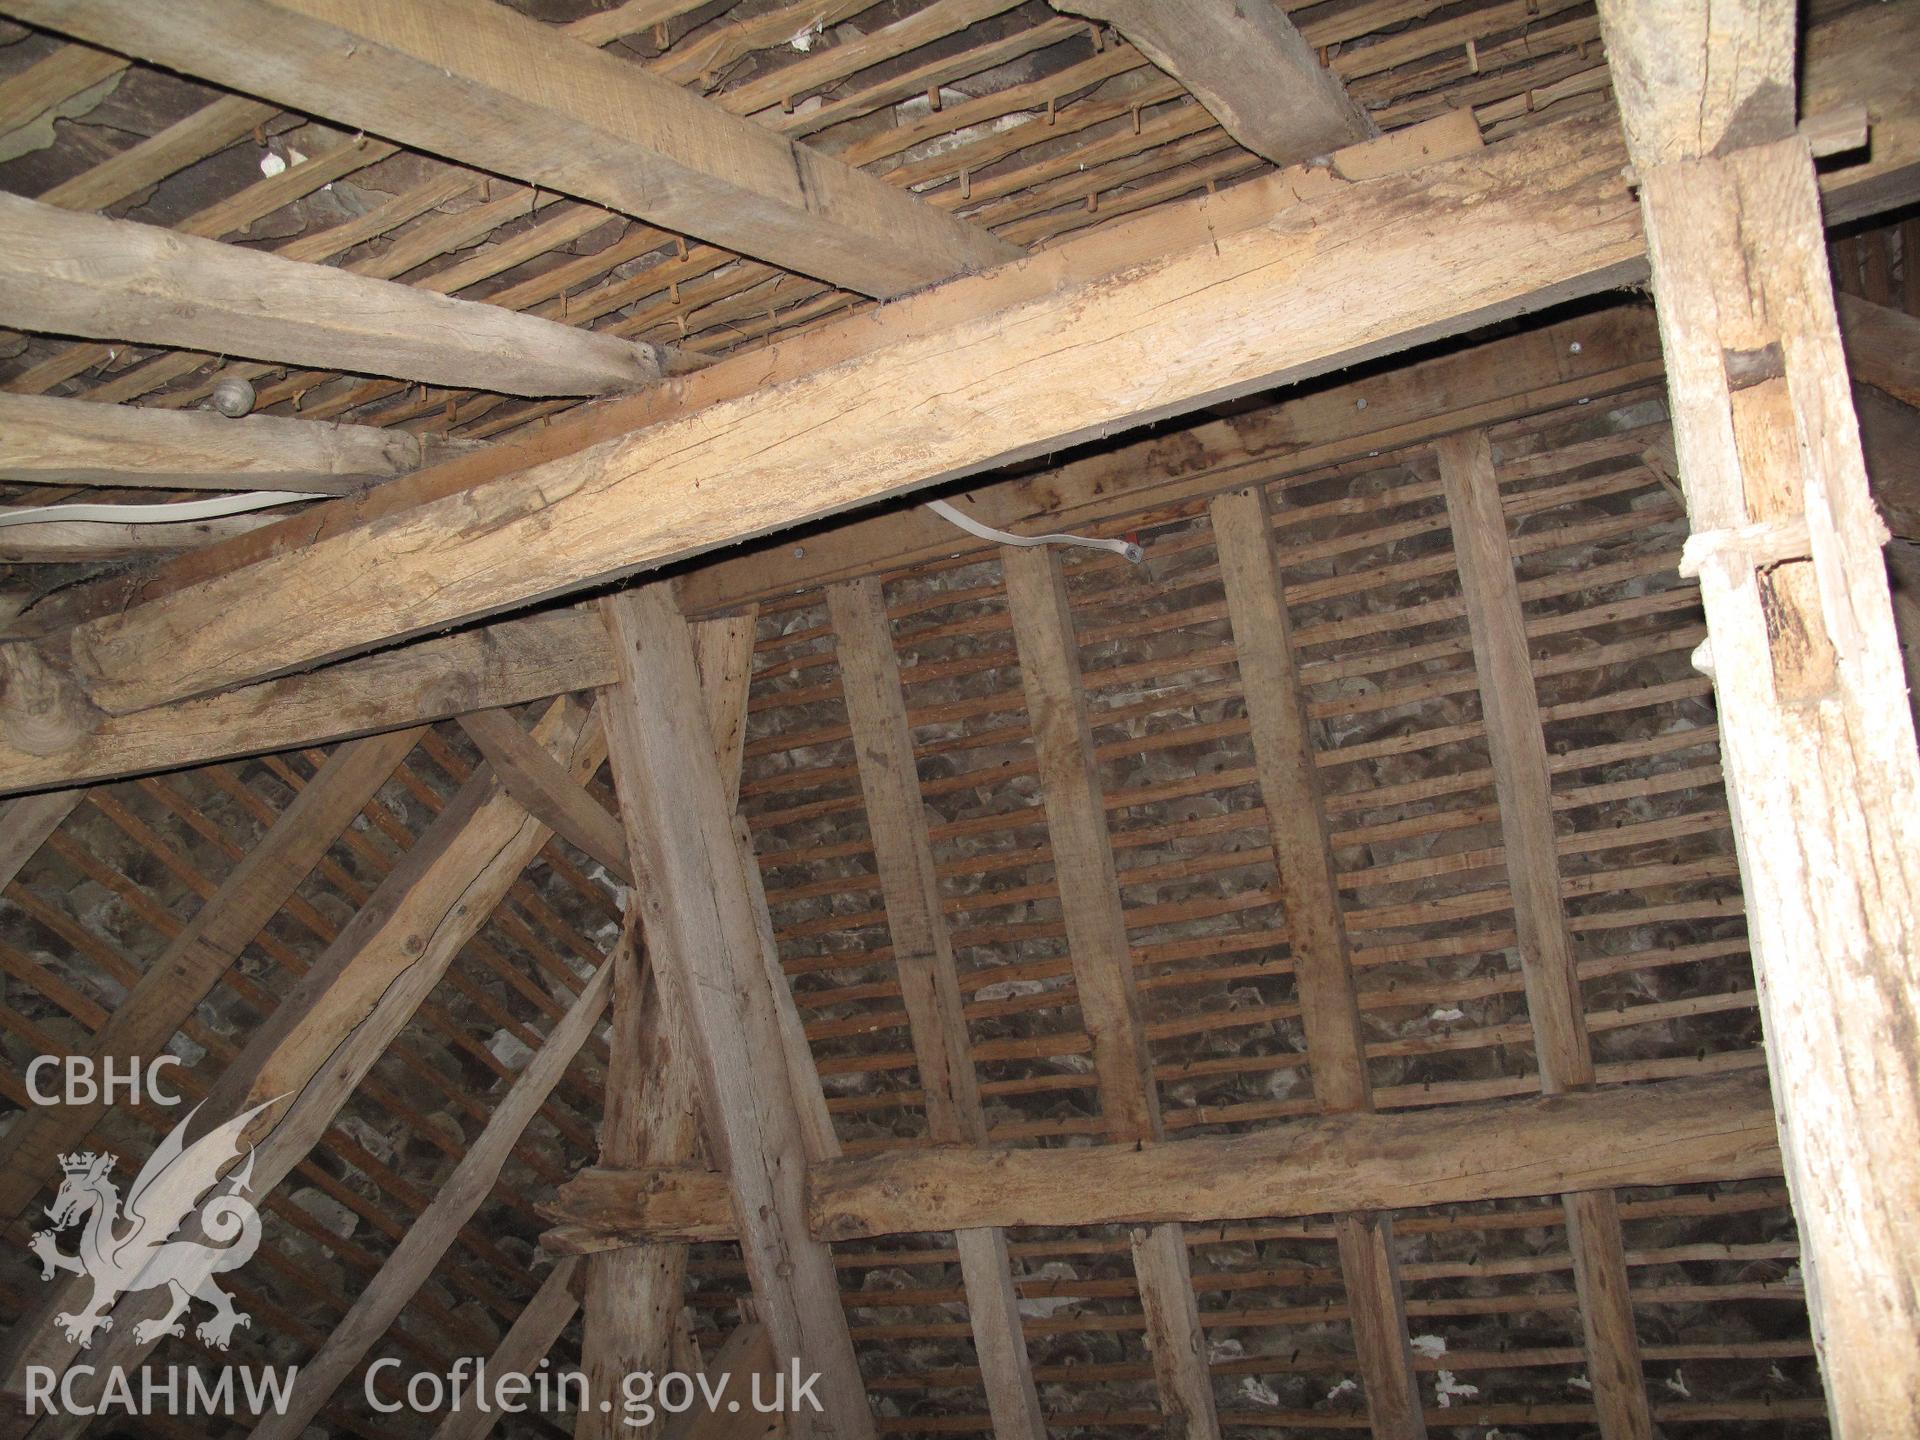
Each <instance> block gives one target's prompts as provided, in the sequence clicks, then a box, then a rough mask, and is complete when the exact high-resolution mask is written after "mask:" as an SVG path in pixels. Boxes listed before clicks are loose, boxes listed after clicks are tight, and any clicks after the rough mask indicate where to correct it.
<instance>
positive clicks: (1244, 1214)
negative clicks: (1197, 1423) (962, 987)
mask: <svg viewBox="0 0 1920 1440" xmlns="http://www.w3.org/2000/svg"><path fill="white" fill-rule="evenodd" d="M1779 1173H1780V1150H1779V1145H1778V1141H1777V1138H1776V1136H1775V1133H1774V1122H1773V1103H1772V1100H1771V1097H1770V1094H1769V1091H1768V1088H1767V1083H1766V1077H1765V1076H1763V1075H1761V1074H1759V1073H1758V1072H1744V1073H1739V1074H1734V1075H1725V1076H1712V1077H1709V1078H1705V1079H1685V1080H1661V1081H1655V1082H1653V1083H1650V1084H1644V1085H1619V1086H1609V1087H1607V1088H1605V1089H1601V1090H1583V1091H1577V1092H1568V1093H1565V1094H1561V1095H1543V1096H1538V1097H1536V1098H1533V1099H1527V1100H1490V1101H1475V1102H1471V1103H1467V1104H1460V1105H1440V1106H1435V1107H1433V1108H1431V1109H1426V1110H1393V1111H1380V1112H1374V1111H1353V1112H1349V1113H1347V1114H1343V1115H1316V1116H1313V1117H1311V1118H1308V1119H1302V1120H1287V1121H1282V1122H1279V1123H1277V1124H1274V1125H1272V1126H1268V1127H1265V1128H1262V1129H1260V1130H1257V1131H1253V1132H1251V1133H1249V1134H1245V1135H1228V1136H1211V1135H1209V1136H1204V1137H1196V1138H1194V1139H1190V1140H1179V1141H1173V1142H1169V1143H1167V1144H1164V1145H1142V1146H1139V1147H1135V1146H1131V1145H1095V1146H1086V1147H1082V1148H1078V1149H1074V1150H1065V1151H1062V1150H1033V1149H1023V1148H1008V1147H996V1148H987V1149H963V1148H949V1149H940V1150H931V1149H929V1150H911V1151H909V1150H902V1151H896V1152H893V1153H890V1154H885V1155H876V1156H873V1157H870V1158H867V1159H862V1160H837V1161H834V1162H832V1163H831V1164H827V1165H817V1166H814V1167H813V1169H812V1170H811V1172H810V1173H809V1175H808V1177H807V1191H808V1196H809V1202H808V1215H809V1218H810V1224H811V1227H812V1230H813V1233H814V1234H815V1235H817V1236H819V1237H820V1238H822V1239H825V1240H832V1241H841V1240H857V1239H868V1238H871V1237H873V1236H877V1235H894V1234H907V1233H918V1232H924V1231H932V1230H954V1229H965V1228H977V1227H980V1226H988V1225H998V1226H1029V1225H1041V1226H1081V1225H1130V1224H1158V1223H1162V1222H1167V1221H1175V1220H1178V1221H1184V1222H1186V1223H1189V1224H1213V1223H1218V1222H1220V1221H1224V1220H1254V1219H1282V1218H1292V1217H1298V1216H1302V1215H1336V1214H1341V1213H1344V1212H1348V1211H1354V1210H1393V1209H1398V1208H1401V1207H1417V1206H1427V1205H1452V1204H1465V1203H1468V1202H1471V1201H1477V1200H1497V1199H1512V1198H1516V1197H1520V1196H1534V1195H1555V1194H1561V1193H1564V1192H1566V1191H1569V1190H1591V1189H1596V1188H1607V1187H1617V1186H1622V1185H1683V1184H1696V1183H1709V1182H1713V1181H1724V1180H1737V1179H1754V1178H1758V1177H1764V1176H1776V1175H1778V1174H1779ZM542 1213H543V1214H546V1215H547V1216H549V1217H550V1218H553V1219H556V1220H558V1221H560V1222H561V1223H562V1224H565V1225H569V1226H578V1227H580V1230H579V1231H578V1232H577V1233H578V1234H581V1235H584V1234H586V1233H588V1232H591V1231H602V1232H606V1233H611V1234H619V1235H624V1236H648V1237H651V1238H656V1239H669V1238H671V1239H683V1240H688V1241H704V1240H724V1239H731V1238H733V1216H732V1212H731V1210H730V1209H729V1207H728V1200H727V1190H726V1182H725V1180H724V1179H723V1178H722V1177H721V1176H720V1175H718V1174H717V1173H716V1172H714V1171H711V1170H703V1169H699V1168H696V1167H691V1166H689V1167H683V1168H678V1169H669V1170H651V1171H607V1170H585V1171H582V1172H581V1173H580V1174H579V1175H577V1176H575V1177H574V1178H573V1179H572V1180H571V1181H569V1182H568V1183H567V1184H566V1185H564V1186H562V1187H561V1189H560V1192H559V1193H558V1195H557V1196H556V1197H555V1198H554V1200H553V1201H552V1202H551V1203H550V1204H549V1205H546V1206H543V1207H542Z"/></svg>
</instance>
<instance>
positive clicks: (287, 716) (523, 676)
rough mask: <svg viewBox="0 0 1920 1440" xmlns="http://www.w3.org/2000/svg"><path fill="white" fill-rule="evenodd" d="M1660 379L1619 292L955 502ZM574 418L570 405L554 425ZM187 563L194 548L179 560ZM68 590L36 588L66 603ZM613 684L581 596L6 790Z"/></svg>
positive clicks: (1140, 502) (103, 597)
mask: <svg viewBox="0 0 1920 1440" xmlns="http://www.w3.org/2000/svg"><path fill="white" fill-rule="evenodd" d="M1659 374H1660V360H1659V339H1658V336H1657V335H1656V334H1655V332H1654V328H1653V318H1652V314H1651V312H1650V311H1648V310H1646V309H1645V308H1644V307H1620V308H1615V309H1612V310H1608V311H1603V312H1600V313H1597V314H1593V315H1582V316H1578V317H1575V318H1571V319H1568V320H1564V321H1559V322H1556V323H1555V324H1552V325H1548V326H1545V327H1542V328H1540V329H1537V330H1533V331H1529V332H1526V333H1524V334H1519V335H1513V336H1508V337H1503V338H1501V339H1497V340H1490V341H1486V342H1484V343H1482V344H1479V345H1475V346H1473V347H1471V348H1469V349H1466V350H1462V351H1459V352H1457V353H1454V354H1448V355H1442V356H1438V357H1436V358H1434V359H1430V360H1425V361H1422V362H1421V363H1419V364H1418V365H1414V366H1410V367H1404V368H1401V369H1395V370H1389V371H1386V372H1383V373H1381V374H1379V375H1375V376H1370V377H1367V378H1364V379H1359V380H1353V381H1348V382H1346V383H1343V384H1339V385H1333V386H1328V387H1325V388H1324V389H1320V390H1316V391H1314V392H1312V393H1309V394H1306V395H1301V396H1297V397H1292V398H1289V399H1285V400H1282V401H1279V402H1278V403H1276V404H1275V405H1273V406H1271V407H1269V408H1268V409H1266V410H1263V411H1261V412H1259V413H1258V414H1253V415H1247V416H1242V417H1237V418H1236V419H1235V420H1233V421H1227V420H1211V421H1208V422H1206V423H1204V424H1202V425H1198V426H1193V427H1187V428H1183V429H1180V430H1178V431H1175V432H1173V433H1170V434H1165V435H1160V436H1156V437H1153V438H1149V439H1143V440H1136V441H1134V442H1132V443H1130V444H1126V445H1122V446H1119V447H1118V448H1115V449H1112V450H1110V451H1105V452H1102V453H1100V454H1098V455H1095V456H1091V457H1089V458H1086V459H1082V460H1075V461H1070V462H1068V463H1066V464H1064V465H1061V466H1059V467H1058V468H1056V469H1052V470H1048V471H1045V472H1043V473H1042V474H1040V475H1037V476H1034V477H1029V478H1023V479H1019V480H1011V481H1003V482H1000V483H998V484H995V485H991V486H987V487H983V488H982V489H979V490H976V491H974V492H972V493H971V494H969V495H965V496H960V497H956V499H957V501H958V503H960V504H962V505H963V506H964V507H965V508H966V509H967V510H969V511H970V512H972V513H974V514H975V515H977V516H979V517H980V518H981V519H983V520H985V521H986V522H987V523H989V524H992V525H995V526H998V527H999V528H1002V529H1007V528H1013V529H1018V528H1020V526H1021V525H1022V524H1024V523H1026V522H1028V521H1032V520H1043V521H1044V523H1046V525H1047V527H1048V528H1050V529H1053V528H1059V527H1060V525H1061V524H1063V523H1066V524H1072V525H1078V524H1083V523H1088V522H1091V521H1098V520H1104V519H1109V518H1112V517H1115V516H1119V515H1125V514H1130V513H1137V512H1138V511H1140V510H1143V509H1146V508H1148V507H1149V506H1153V505H1158V504H1163V503H1168V502H1170V501H1174V500H1188V499H1192V498H1194V497H1196V496H1204V495H1206V494H1209V493H1212V492H1215V491H1219V490H1222V489H1226V488H1230V487H1232V486H1234V485H1241V484H1246V483H1250V482H1251V481H1254V480H1262V481H1264V480H1268V479H1272V478H1275V477H1276V476H1278V475H1282V474H1288V473H1293V472H1295V471H1300V470H1309V469H1312V468H1313V467H1315V466H1320V465H1326V464H1331V463H1336V462H1338V461H1341V460H1346V459H1351V458H1354V457H1356V456H1361V455H1365V454H1367V453H1368V452H1370V451H1373V450H1383V449H1389V448H1392V447H1394V446H1396V445H1403V444H1406V443H1408V442H1409V441H1414V440H1425V439H1429V438H1431V437H1432V435H1433V434H1434V433H1435V432H1436V429H1437V428H1441V427H1451V426H1452V425H1454V424H1460V423H1473V424H1493V423H1498V422H1499V421H1502V420H1508V419H1512V418H1515V417H1517V416H1520V415H1525V414H1530V413H1534V412H1536V411H1538V410H1541V409H1548V408H1551V407H1553V406H1555V405H1559V404H1566V403H1571V402H1572V401H1574V400H1576V399H1580V398H1582V397H1587V396H1598V395H1604V394H1608V393H1610V392H1612V391H1615V390H1618V389H1621V388H1623V387H1626V386H1629V385H1634V384H1640V383H1643V382H1645V381H1648V380H1653V379H1656V378H1658V376H1659ZM1362 401H1364V402H1365V403H1364V404H1362V403H1360V402H1362ZM608 403H609V404H611V405H615V406H620V405H626V404H628V403H629V402H628V401H624V400H622V401H613V402H608ZM576 413H577V412H576ZM566 423H567V417H563V418H562V420H561V421H559V422H557V423H556V425H555V427H554V429H556V430H558V429H560V428H561V427H562V426H563V425H565V424H566ZM545 433H546V432H542V434H545ZM492 448H499V449H504V448H506V447H505V446H504V445H502V446H499V447H492ZM495 458H496V457H495V456H494V455H493V454H492V453H491V449H489V450H483V451H480V452H477V453H475V454H473V455H469V456H465V457H463V458H462V459H461V460H459V461H457V462H454V465H453V466H452V467H449V468H452V469H455V470H460V469H469V468H471V467H473V466H476V465H479V464H482V463H487V462H491V461H493V460H495ZM417 478H419V477H408V478H406V479H403V480H398V481H394V482H391V483H390V485H389V486H383V487H381V488H379V489H376V490H374V491H371V492H368V494H367V495H365V496H364V497H361V498H359V499H357V500H356V501H355V508H356V509H368V508H371V507H375V506H377V505H378V504H379V502H380V501H381V500H382V499H383V498H384V497H385V495H386V493H387V491H388V490H389V489H390V488H391V486H393V485H411V484H413V483H415V480H416V479H417ZM309 513H312V512H309ZM989 544H990V542H988V541H984V540H977V539H975V538H974V537H972V536H969V535H968V534H966V533H965V532H964V531H960V530H957V529H956V528H955V527H954V526H952V525H951V524H949V523H948V522H947V521H945V520H942V519H940V518H939V517H937V516H935V515H933V514H931V513H930V512H928V511H926V510H925V509H923V508H922V507H919V506H909V507H903V508H901V509H899V510H896V511H892V512H889V513H886V514H883V515H878V516H874V517H872V518H870V519H865V520H856V521H853V522H850V523H848V524H846V525H843V526H840V527H838V528H836V529H834V530H832V531H829V532H826V533H823V534H820V535H815V536H810V537H808V540H807V543H806V544H805V545H804V546H803V547H801V548H802V549H804V550H805V551H806V552H807V553H806V554H805V555H803V556H799V557H796V556H794V555H793V553H792V551H793V547H791V546H785V547H779V548H768V549H766V550H764V551H763V552H761V553H759V554H755V555H751V556H749V557H746V558H744V559H737V560H736V559H728V560H722V561H720V562H718V563H716V564H714V565H711V566H706V567H703V568H701V569H698V570H694V571H691V572H689V573H688V574H686V575H683V576H681V577H679V579H678V581H677V582H676V589H677V590H678V592H679V594H680V597H681V602H682V605H683V607H684V608H686V609H687V610H689V612H692V611H695V610H698V611H701V612H710V611H714V610H719V609H730V608H732V607H735V606H737V605H739V604H740V603H742V601H743V600H746V599H748V598H749V597H750V596H751V595H754V594H758V593H760V592H762V591H766V592H770V593H771V592H779V591H790V590H793V589H799V588H806V587H807V586H809V585H812V584H817V583H819V582H820V581H821V580H823V579H828V580H831V579H838V578H845V577H855V576H859V575H862V574H872V573H875V572H884V571H887V570H891V569H896V568H905V567H907V566H910V565H913V564H915V563H918V562H920V561H923V560H928V559H938V558H940V557H942V556H945V555H950V554H954V553H957V552H964V551H966V550H968V549H969V548H979V549H984V548H986V547H987V546H988V545H989ZM198 558H200V557H186V562H185V563H187V564H191V563H193V562H194V561H195V560H196V559H198ZM138 593H139V592H136V591H132V590H123V589H122V588H121V586H120V584H119V582H118V581H106V582H102V583H101V584H100V585H98V586H96V587H95V589H94V592H93V596H92V603H97V604H99V605H100V607H101V608H102V609H107V608H114V607H115V606H117V605H120V604H127V603H132V601H133V600H134V599H135V598H136V597H137V594H138ZM62 598H63V597H61V596H54V597H52V598H51V600H50V601H49V602H45V603H47V604H50V605H53V606H58V605H60V604H61V603H62ZM37 614H38V611H37V610H36V611H33V612H29V614H28V616H26V617H23V618H26V619H32V618H33V617H34V616H35V615H37ZM612 680H613V661H612V654H611V651H610V650H609V649H608V647H607V644H606V638H605V627H604V626H603V625H602V624H601V623H600V620H599V617H598V616H597V615H595V614H593V613H592V612H590V611H587V610H583V609H579V608H567V609H556V610H551V611H547V612H543V613H539V614H534V615H529V616H523V617H518V618H514V619H510V620H501V621H495V622H493V623H491V624H486V625H480V626H475V627H472V628H470V629H467V630H465V631H461V632H459V633H457V634H454V635H448V636H436V637H433V638H431V639H425V640H419V641H416V642H414V643H412V644H410V645H407V646H404V647H401V648H397V649H393V650H386V651H382V652H380V653H378V654H374V655H368V656H363V657H360V658H357V659H353V660H347V661H343V662H340V663H338V664H335V665H330V666H325V667H322V668H320V669H317V670H311V671H306V672H303V673H300V674H296V675H290V676H286V677H284V678H281V679H277V680H267V681H263V682H260V683H258V684H254V685H247V686H242V687H240V688H239V689H235V690H229V691H224V692H222V693H220V694H218V695H210V696H206V697H204V698H201V699H198V700H184V701H179V702H176V703H173V704H169V705H164V706H160V707H158V708H155V709H151V710H141V711H135V712H134V713H132V714H130V715H126V716H105V717H101V718H100V719H99V721H98V724H97V726H96V728H94V729H92V730H89V731H87V732H85V733H84V734H80V735H77V736H70V737H68V739H67V740H66V741H65V742H64V743H63V744H62V745H61V746H60V747H58V748H55V749H52V750H50V751H49V752H48V753H46V754H34V753H31V752H29V751H27V750H25V749H23V748H21V747H20V746H19V745H18V744H17V743H16V742H15V741H14V740H13V739H12V738H11V737H9V736H8V735H6V733H5V731H4V728H3V727H0V791H6V790H20V789H32V788H36V787H40V786H52V785H72V784H75V783H78V782H80V781H84V780H100V779H111V778H117V777H119V776H123V775H127V774H134V773H139V772H141V771H144V770H157V769H166V768H171V767H175V766H183V765H193V764H201V763H205V762H207V761H211V760H220V759H230V758H233V757H235V756H239V755H246V754H252V753H257V752H262V751H271V750H281V749H288V748H292V747H294V746H297V745H311V744H323V743H326V742H328V741H332V740H338V739H342V738H347V737H351V736H355V735H363V734H369V733H372V732H374V731H378V730H381V729H391V728H394V727H396V726H404V725H414V724H419V723H422V722H424V721H430V720H441V719H446V718H448V717H450V716H453V715H458V714H461V713H463V712H466V711H469V710H477V709H488V708H494V707H498V706H505V705H515V704H520V703H523V702H525V701H529V700H540V699H546V698H549V697H551V696H554V695H559V694H564V693H566V692H568V691H571V690H588V689H593V688H596V687H598V686H601V685H606V684H610V683H612Z"/></svg>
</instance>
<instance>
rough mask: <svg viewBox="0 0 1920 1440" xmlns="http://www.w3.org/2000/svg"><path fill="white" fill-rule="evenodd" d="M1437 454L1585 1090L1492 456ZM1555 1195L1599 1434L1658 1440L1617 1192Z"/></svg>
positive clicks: (1495, 738)
mask: <svg viewBox="0 0 1920 1440" xmlns="http://www.w3.org/2000/svg"><path fill="white" fill-rule="evenodd" d="M1435 450H1436V452H1437V453H1438V455H1439V460H1440V481H1441V484H1442V486H1443V487H1444V489H1445V491H1446V500H1447V518H1448V521H1449V523H1450V524H1451V526H1452V531H1453V548H1454V554H1455V557H1456V559H1457V560H1458V563H1459V569H1460V588H1461V592H1462V594H1463V595H1464V596H1465V599H1466V606H1467V627H1468V630H1469V632H1470V633H1471V635H1472V640H1473V665H1474V672H1475V675H1476V678H1477V680H1478V683H1479V688H1480V715H1481V721H1482V724H1483V725H1484V726H1485V728H1486V736H1487V753H1488V756H1489V758H1490V760H1491V761H1492V765H1493V776H1494V793H1495V795H1496V797H1497V799H1498V803H1499V809H1500V829H1501V835H1502V838H1503V841H1504V846H1505V851H1506V856H1505V862H1504V863H1505V865H1506V869H1507V883H1508V886H1509V888H1510V890H1511V892H1512V896H1513V928H1514V932H1515V934H1516V935H1518V937H1519V943H1518V945H1517V946H1516V947H1515V948H1516V949H1517V950H1518V951H1519V959H1520V970H1521V976H1522V979H1523V981H1524V983H1525V985H1526V995H1527V1018H1528V1020H1529V1021H1530V1022H1531V1023H1532V1026H1533V1037H1534V1041H1533V1048H1534V1055H1535V1060H1536V1064H1537V1065H1538V1068H1539V1073H1540V1088H1541V1090H1542V1091H1544V1092H1545V1093H1546V1094H1548V1095H1557V1094H1559V1093H1561V1092H1563V1091H1567V1090H1584V1089H1587V1088H1590V1087H1591V1086H1592V1085H1593V1081H1594V1071H1593V1051H1592V1047H1591V1046H1590V1045H1589V1043H1588V1041H1587V1024H1586V1005H1585V1004H1584V1002H1583V1001H1582V998H1581V994H1580V981H1579V976H1578V972H1577V971H1576V969H1575V966H1574V956H1573V934H1572V931H1571V930H1569V929H1568V927H1567V912H1566V906H1565V904H1564V902H1563V901H1562V899H1561V876H1560V860H1559V850H1558V846H1557V844H1556V841H1555V834H1554V823H1553V815H1554V811H1553V781H1552V775H1551V772H1550V771H1549V770H1548V768H1547V740H1546V732H1545V730H1544V728H1543V726H1542V724H1541V720H1540V697H1539V693H1538V691H1537V690H1536V688H1535V686H1534V681H1533V664H1532V660H1531V657H1530V654H1529V651H1528V649H1527V632H1526V616H1525V614H1524V613H1523V612H1522V610H1521V608H1520V589H1519V583H1518V581H1517V580H1516V579H1515V577H1514V573H1513V550H1512V547H1511V545H1510V543H1509V541H1508V537H1507V517H1506V512H1505V511H1504V510H1503V509H1502V508H1501V505H1500V485H1499V481H1498V479H1497V478H1496V476H1495V475H1494V470H1493V454H1492V450H1491V448H1490V447H1489V445H1488V441H1487V433H1486V431H1484V430H1470V431H1465V432H1462V433H1461V434H1458V435H1449V436H1447V437H1446V438H1445V439H1443V440H1441V441H1440V442H1439V443H1438V444H1437V445H1436V446H1435ZM1562 1203H1563V1205H1564V1206H1565V1209H1566V1216H1567V1238H1568V1244H1569V1247H1570V1248H1571V1250H1572V1253H1573V1277H1574V1286H1575V1289H1576V1291H1577V1292H1578V1294H1579V1299H1580V1321H1581V1325H1582V1327H1583V1328H1584V1330H1585V1335H1586V1345H1587V1378H1588V1380H1589V1382H1590V1383H1591V1384H1592V1386H1593V1403H1594V1408H1595V1409H1596V1410H1597V1411H1598V1412H1599V1414H1600V1433H1601V1435H1602V1436H1603V1437H1604V1440H1652V1436H1653V1419H1652V1416H1651V1413H1650V1412H1649V1410H1648V1406H1647V1385H1646V1377H1645V1375H1644V1374H1643V1373H1642V1371H1641V1368H1640V1342H1639V1337H1638V1335H1637V1333H1636V1332H1635V1330H1634V1323H1633V1305H1632V1302H1631V1300H1630V1299H1629V1297H1628V1294H1627V1262H1626V1256H1625V1251H1624V1247H1623V1246H1622V1244H1621V1239H1620V1215H1619V1210H1618V1207H1617V1206H1616V1204H1615V1202H1614V1198H1613V1192H1612V1191H1611V1190H1594V1191H1587V1192H1583V1193H1570V1194H1567V1195H1565V1196H1564V1197H1563V1200H1562Z"/></svg>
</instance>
